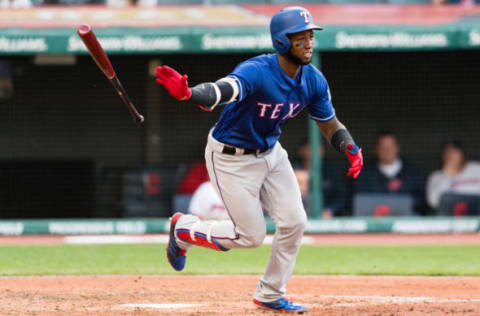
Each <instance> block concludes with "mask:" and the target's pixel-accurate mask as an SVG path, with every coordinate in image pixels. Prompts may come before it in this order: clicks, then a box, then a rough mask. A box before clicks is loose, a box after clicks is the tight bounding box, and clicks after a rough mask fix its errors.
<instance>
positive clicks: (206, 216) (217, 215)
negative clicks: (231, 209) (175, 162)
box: [188, 181, 230, 220]
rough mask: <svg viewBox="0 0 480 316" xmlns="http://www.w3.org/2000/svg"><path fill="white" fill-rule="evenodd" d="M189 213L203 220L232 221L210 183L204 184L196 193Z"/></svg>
mask: <svg viewBox="0 0 480 316" xmlns="http://www.w3.org/2000/svg"><path fill="white" fill-rule="evenodd" d="M188 212H189V213H190V214H193V215H196V216H198V217H200V218H201V219H202V220H227V219H230V218H229V216H228V213H227V211H226V209H225V206H224V205H223V202H222V200H221V199H220V197H219V196H218V193H217V191H215V189H214V187H213V185H212V183H211V182H210V181H208V182H204V183H202V184H201V185H200V186H199V187H198V189H197V190H196V191H195V193H194V194H193V196H192V199H191V201H190V205H189V207H188Z"/></svg>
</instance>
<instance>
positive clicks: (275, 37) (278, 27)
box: [270, 7, 322, 54]
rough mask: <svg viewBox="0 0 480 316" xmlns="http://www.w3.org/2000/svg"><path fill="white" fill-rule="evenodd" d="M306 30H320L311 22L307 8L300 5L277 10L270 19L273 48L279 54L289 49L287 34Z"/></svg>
mask: <svg viewBox="0 0 480 316" xmlns="http://www.w3.org/2000/svg"><path fill="white" fill-rule="evenodd" d="M306 30H322V28H321V27H320V26H318V25H316V24H314V23H313V18H312V15H311V14H310V12H308V10H307V9H305V8H302V7H287V8H284V9H282V10H280V11H278V12H277V13H276V14H275V15H274V16H273V17H272V20H271V21H270V35H271V36H272V44H273V48H275V50H276V51H277V52H279V53H281V54H283V53H286V52H288V50H289V49H290V39H289V38H288V36H287V35H288V34H294V33H298V32H302V31H306Z"/></svg>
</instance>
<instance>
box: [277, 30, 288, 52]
mask: <svg viewBox="0 0 480 316" xmlns="http://www.w3.org/2000/svg"><path fill="white" fill-rule="evenodd" d="M273 47H274V48H275V50H276V51H277V52H279V53H280V54H283V53H286V52H288V50H289V49H290V39H289V38H288V36H287V35H286V34H277V35H276V36H274V38H273Z"/></svg>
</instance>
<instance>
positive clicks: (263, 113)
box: [257, 102, 303, 121]
mask: <svg viewBox="0 0 480 316" xmlns="http://www.w3.org/2000/svg"><path fill="white" fill-rule="evenodd" d="M257 105H258V106H259V107H260V111H259V113H258V116H259V117H265V118H269V119H271V120H276V119H278V118H279V117H280V113H282V110H283V108H284V105H285V103H275V104H274V105H272V104H271V103H262V102H257ZM301 105H302V104H301V103H294V102H289V103H288V106H289V110H288V113H287V114H285V115H284V116H282V118H281V120H282V121H284V120H287V119H290V118H293V117H295V116H297V114H298V113H300V112H301V111H302V109H303V107H302V106H301ZM267 109H272V110H271V111H270V114H269V115H267V114H268V113H269V110H267ZM297 109H300V110H299V111H297V112H295V110H297Z"/></svg>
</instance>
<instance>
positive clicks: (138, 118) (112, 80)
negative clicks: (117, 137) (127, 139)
mask: <svg viewBox="0 0 480 316" xmlns="http://www.w3.org/2000/svg"><path fill="white" fill-rule="evenodd" d="M109 80H110V83H111V84H112V85H113V87H114V88H115V90H116V91H117V93H118V95H119V96H120V98H122V100H123V102H124V103H125V106H126V107H127V109H128V110H129V111H130V114H131V115H132V118H133V121H134V122H135V123H136V124H141V123H143V121H144V120H145V118H144V117H143V115H141V114H140V113H138V111H137V109H136V108H135V105H133V102H132V101H131V100H130V98H129V97H128V94H127V93H126V92H125V89H124V88H123V86H122V83H121V82H120V80H118V77H117V76H116V74H114V75H113V77H112V78H109Z"/></svg>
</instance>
